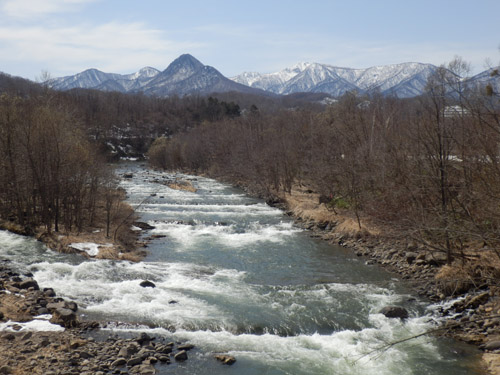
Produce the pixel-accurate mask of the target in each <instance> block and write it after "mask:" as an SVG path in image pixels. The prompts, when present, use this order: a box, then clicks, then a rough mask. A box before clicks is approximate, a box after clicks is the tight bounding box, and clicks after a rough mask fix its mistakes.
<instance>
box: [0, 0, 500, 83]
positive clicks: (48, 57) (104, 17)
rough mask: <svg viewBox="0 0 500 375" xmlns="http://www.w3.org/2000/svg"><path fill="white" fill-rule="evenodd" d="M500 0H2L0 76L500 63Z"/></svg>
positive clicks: (477, 67)
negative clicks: (178, 67) (196, 64)
mask: <svg viewBox="0 0 500 375" xmlns="http://www.w3.org/2000/svg"><path fill="white" fill-rule="evenodd" d="M499 20H500V0H467V1H465V0H418V1H417V0H344V1H339V0H307V1H305V0H303V1H296V0H286V1H282V0H266V1H263V0H252V1H243V0H233V1H229V0H185V1H179V0H176V1H171V0H141V1H132V0H0V71H1V72H4V73H8V74H11V75H14V76H21V77H24V78H29V79H33V80H36V79H40V78H41V77H42V75H43V74H44V73H48V74H50V76H52V77H60V76H66V75H73V74H76V73H78V72H81V71H83V70H85V69H89V68H96V69H99V70H102V71H104V72H110V73H111V72H112V73H121V74H125V73H132V72H135V71H137V70H139V69H141V68H142V67H145V66H152V67H154V68H157V69H159V70H164V69H166V67H167V66H168V65H169V64H170V63H171V62H172V61H173V60H175V59H176V58H177V57H178V56H180V55H181V54H184V53H190V54H191V55H193V56H194V57H196V58H197V59H198V60H200V61H201V62H202V63H203V64H206V65H211V66H213V67H215V68H216V69H217V70H219V71H220V72H221V73H222V74H224V75H225V76H228V77H232V76H235V75H237V74H240V73H242V72H245V71H247V72H260V73H270V72H275V71H279V70H282V69H284V68H286V67H290V66H293V65H295V64H297V63H299V62H317V63H322V64H329V65H334V66H341V67H350V68H368V67H371V66H376V65H386V64H397V63H402V62H423V63H431V64H435V65H441V64H445V63H448V62H450V61H451V60H452V59H454V58H455V57H457V56H459V57H461V58H463V59H464V60H465V61H467V62H469V63H470V64H471V69H472V73H479V72H481V71H483V70H485V69H486V68H487V66H488V65H489V66H496V65H498V64H499V63H500V49H499V48H500V23H499Z"/></svg>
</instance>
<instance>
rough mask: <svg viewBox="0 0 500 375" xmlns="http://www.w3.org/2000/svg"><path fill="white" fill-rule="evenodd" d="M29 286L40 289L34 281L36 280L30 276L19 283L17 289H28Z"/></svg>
mask: <svg viewBox="0 0 500 375" xmlns="http://www.w3.org/2000/svg"><path fill="white" fill-rule="evenodd" d="M29 288H33V289H34V290H40V287H39V286H38V283H37V282H36V280H34V279H32V278H29V279H26V280H23V281H21V282H20V283H19V289H29Z"/></svg>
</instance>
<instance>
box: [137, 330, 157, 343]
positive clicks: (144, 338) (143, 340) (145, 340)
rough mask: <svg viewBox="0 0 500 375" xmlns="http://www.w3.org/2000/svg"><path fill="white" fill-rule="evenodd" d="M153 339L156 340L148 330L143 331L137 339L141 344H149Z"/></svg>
mask: <svg viewBox="0 0 500 375" xmlns="http://www.w3.org/2000/svg"><path fill="white" fill-rule="evenodd" d="M152 340H154V337H151V336H149V335H148V334H147V333H146V332H141V333H140V335H139V336H138V337H137V338H136V339H135V341H137V343H139V345H148V344H149V343H150V342H151V341H152Z"/></svg>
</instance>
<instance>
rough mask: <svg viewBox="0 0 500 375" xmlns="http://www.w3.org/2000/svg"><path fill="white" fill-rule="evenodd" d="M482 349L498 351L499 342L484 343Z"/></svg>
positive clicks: (499, 347)
mask: <svg viewBox="0 0 500 375" xmlns="http://www.w3.org/2000/svg"><path fill="white" fill-rule="evenodd" d="M484 349H486V350H497V349H500V341H499V340H497V341H490V342H488V343H486V345H485V346H484Z"/></svg>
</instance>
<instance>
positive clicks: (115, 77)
mask: <svg viewBox="0 0 500 375" xmlns="http://www.w3.org/2000/svg"><path fill="white" fill-rule="evenodd" d="M49 84H50V86H51V87H52V88H54V89H56V90H70V89H73V88H89V89H96V90H102V91H119V92H123V93H127V92H144V93H145V94H148V95H156V96H169V95H172V94H176V95H186V94H192V93H197V94H209V93H213V92H228V91H237V92H245V93H253V94H260V95H272V94H271V93H266V92H265V91H262V90H259V89H256V88H251V87H248V86H246V85H242V84H240V83H237V82H234V81H232V80H230V79H229V78H226V77H224V76H223V75H222V74H221V73H220V72H219V71H218V70H216V69H215V68H213V67H211V66H208V65H203V64H202V63H201V62H200V61H198V60H197V59H195V58H194V57H193V56H191V55H189V54H185V55H181V56H180V57H178V58H177V59H176V60H174V61H173V62H172V63H171V64H170V65H169V66H168V67H167V69H165V70H164V71H163V72H160V71H159V70H157V69H155V68H151V67H146V68H142V69H141V70H139V71H138V72H136V73H132V74H115V73H104V72H101V71H99V70H97V69H89V70H85V71H84V72H81V73H78V74H75V75H74V76H68V77H61V78H55V79H52V80H50V81H49Z"/></svg>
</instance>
